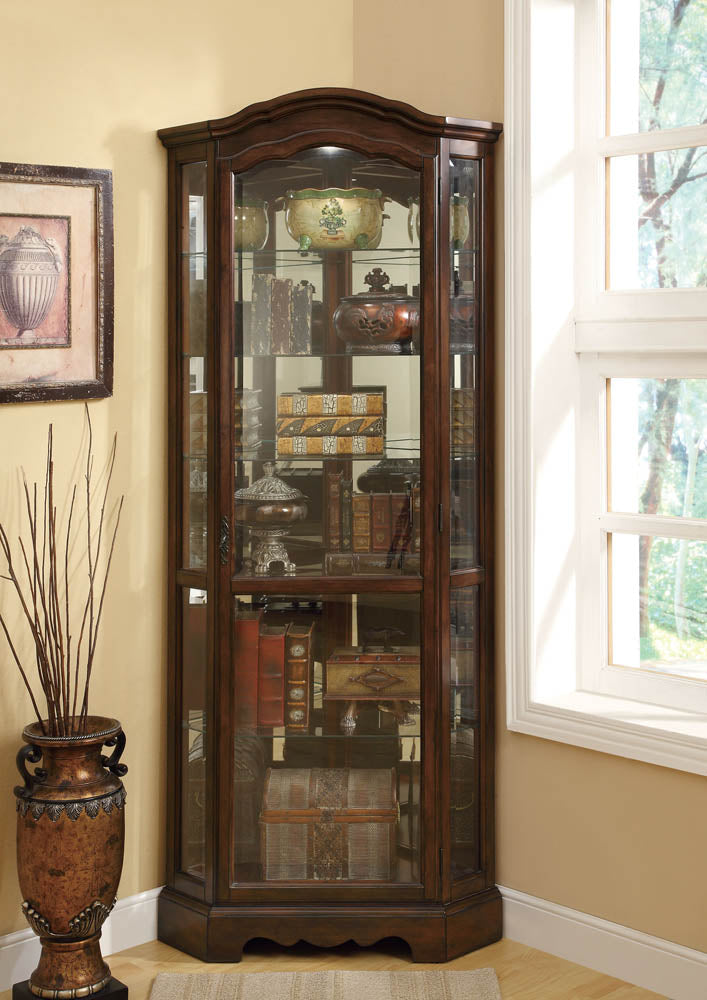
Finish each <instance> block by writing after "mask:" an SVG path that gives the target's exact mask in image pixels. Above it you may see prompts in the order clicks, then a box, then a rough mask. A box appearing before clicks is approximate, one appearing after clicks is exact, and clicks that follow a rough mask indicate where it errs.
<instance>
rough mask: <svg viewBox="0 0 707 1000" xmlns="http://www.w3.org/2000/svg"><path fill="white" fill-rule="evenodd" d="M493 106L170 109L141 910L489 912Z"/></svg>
mask: <svg viewBox="0 0 707 1000" xmlns="http://www.w3.org/2000/svg"><path fill="white" fill-rule="evenodd" d="M499 133H500V126H498V125H494V124H491V123H487V122H476V121H467V120H462V119H457V118H440V117H435V116H432V115H427V114H423V113H421V112H419V111H417V110H415V109H414V108H412V107H410V106H408V105H405V104H400V103H397V102H393V101H387V100H384V99H382V98H379V97H375V96H373V95H371V94H366V93H361V92H359V91H354V90H311V91H304V92H301V93H297V94H291V95H288V96H286V97H282V98H278V99H275V100H272V101H268V102H265V103H262V104H256V105H253V106H251V107H249V108H246V109H245V110H244V111H240V112H238V113H237V114H235V115H233V116H232V117H230V118H225V119H222V120H219V121H207V122H201V123H199V124H194V125H187V126H184V127H177V128H167V129H164V130H163V131H161V132H160V138H161V139H162V142H163V143H164V145H165V146H166V147H167V149H168V153H169V200H170V209H169V219H170V225H169V284H170V303H171V305H170V355H169V373H170V378H169V385H170V392H169V456H170V458H169V489H170V502H169V609H170V610H169V663H170V669H169V743H168V747H169V795H168V803H169V810H168V812H169V823H168V859H169V868H168V887H167V888H166V889H165V890H164V891H163V893H162V895H161V897H160V905H159V936H160V938H161V939H162V940H164V941H166V942H168V943H169V944H172V945H175V946H176V947H178V948H182V949H184V950H185V951H188V952H190V953H192V954H193V955H196V956H199V957H200V958H203V959H207V960H214V961H220V962H223V961H237V960H238V959H239V958H240V956H241V952H242V949H243V946H244V945H245V944H246V943H247V942H248V940H250V939H252V938H258V937H261V938H269V939H272V940H275V941H278V942H280V943H283V944H291V943H294V942H295V941H297V940H299V939H304V940H306V941H310V942H312V943H314V944H318V945H325V946H326V945H334V944H337V943H340V942H343V941H347V940H349V939H353V940H354V941H356V942H359V943H360V944H371V943H373V942H375V941H378V940H380V939H382V938H387V937H397V938H401V939H403V940H404V941H406V942H407V943H408V944H409V946H410V949H411V952H412V956H413V958H414V959H415V960H416V961H424V962H439V961H445V960H447V959H449V958H452V957H454V956H456V955H459V954H462V953H463V952H466V951H470V950H471V949H473V948H477V947H479V946H480V945H483V944H487V943H490V942H491V941H494V940H496V939H497V938H499V937H500V934H501V901H500V897H499V893H498V890H497V889H496V887H495V885H494V822H493V815H494V807H493V771H494V758H493V659H492V652H493V646H492V627H493V561H494V560H493V508H492V484H493V426H492V411H493V357H492V354H493V349H492V315H493V298H492V296H493V286H492V279H491V267H492V255H493V254H492V245H493V222H492V207H493V193H492V183H493V160H492V152H493V148H494V143H495V142H496V140H497V138H498V136H499Z"/></svg>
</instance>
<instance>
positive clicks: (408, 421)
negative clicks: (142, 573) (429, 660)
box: [229, 146, 424, 886]
mask: <svg viewBox="0 0 707 1000" xmlns="http://www.w3.org/2000/svg"><path fill="white" fill-rule="evenodd" d="M229 180H230V184H231V197H232V204H233V215H234V222H233V227H232V254H233V291H234V309H233V335H234V357H233V382H232V385H233V418H232V419H233V423H232V449H233V455H232V458H233V483H234V490H233V493H234V502H233V511H232V513H233V524H234V561H233V567H232V569H233V579H232V592H233V609H232V624H233V636H232V639H233V674H232V675H233V717H234V719H235V731H234V746H233V752H234V767H233V774H234V791H233V801H234V815H233V817H232V830H233V837H232V842H233V843H232V859H231V874H232V882H234V883H235V882H238V883H243V882H258V883H265V884H267V885H270V884H273V885H275V884H276V883H280V884H282V883H284V882H286V883H293V884H295V885H296V884H299V883H309V884H310V885H314V884H325V883H329V884H334V885H338V884H341V883H346V882H349V883H351V882H354V881H355V882H357V883H359V882H360V883H366V884H370V885H371V886H376V885H380V884H382V883H386V882H387V883H412V884H416V883H419V882H420V879H421V872H420V858H421V844H420V840H421V822H420V788H421V760H422V729H421V694H420V692H421V673H422V671H423V670H424V664H423V663H421V632H422V615H421V608H422V599H421V594H422V580H421V546H422V522H421V515H422V504H421V492H420V491H421V481H422V469H421V449H420V436H421V371H422V367H421V359H422V329H421V320H420V317H421V308H420V275H421V268H420V239H419V210H420V190H421V189H420V174H419V172H417V171H415V170H412V169H410V168H408V167H405V166H403V165H401V164H399V163H397V162H394V161H392V160H386V159H372V158H367V157H365V156H363V155H361V154H359V153H355V152H352V151H351V150H347V149H343V148H338V147H333V146H326V147H317V148H311V149H307V150H305V151H303V152H300V153H298V154H296V155H293V156H291V157H289V158H287V159H281V160H277V161H270V162H265V163H262V164H260V165H258V166H256V167H254V168H252V169H250V170H248V171H246V172H240V173H231V174H230V175H229ZM382 581H385V583H382ZM415 581H417V582H415Z"/></svg>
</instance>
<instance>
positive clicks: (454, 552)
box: [449, 157, 481, 879]
mask: <svg viewBox="0 0 707 1000" xmlns="http://www.w3.org/2000/svg"><path fill="white" fill-rule="evenodd" d="M479 171H480V161H479V160H474V159H466V158H463V157H452V159H451V160H450V161H449V190H450V205H449V242H450V247H449V255H450V287H449V355H450V356H449V385H450V423H449V426H450V441H449V455H450V459H449V461H450V476H449V481H450V494H451V495H450V570H451V573H452V577H451V590H450V671H451V676H450V688H449V689H450V727H451V735H450V755H451V758H450V810H451V814H450V828H451V838H450V870H451V877H452V879H458V878H462V877H465V876H467V875H469V874H471V873H472V872H475V871H477V870H478V869H479V867H480V808H479V803H480V788H481V786H480V768H479V760H480V735H481V732H480V716H479V648H480V647H479V587H478V586H466V585H465V584H466V583H468V576H467V575H466V573H468V571H472V570H474V569H475V568H476V567H478V565H479V555H480V553H479V540H480V531H479V387H480V371H481V369H480V348H481V343H480V332H479V331H480V308H479V307H480V282H479V248H480V241H479V195H480V187H479V177H480V174H479ZM465 571H466V573H465Z"/></svg>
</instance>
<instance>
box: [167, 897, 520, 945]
mask: <svg viewBox="0 0 707 1000" xmlns="http://www.w3.org/2000/svg"><path fill="white" fill-rule="evenodd" d="M501 933H502V915H501V896H500V893H499V891H498V889H497V888H496V887H495V886H494V887H493V888H491V889H485V890H484V891H483V892H479V893H477V894H475V895H473V896H469V897H467V898H466V899H463V900H460V901H458V902H455V903H448V904H447V905H441V904H436V903H428V904H419V905H409V906H382V905H375V904H370V905H361V904H353V905H346V906H340V907H337V906H332V905H326V904H325V905H321V906H314V905H309V906H303V905H299V906H229V905H214V906H209V905H208V904H204V903H200V902H198V901H196V900H193V899H189V897H187V896H184V895H182V894H181V893H178V892H176V891H175V890H173V889H164V890H163V891H162V893H161V895H160V898H159V905H158V930H157V936H158V938H159V940H160V941H164V942H165V943H166V944H169V945H171V946H172V947H173V948H179V949H180V950H181V951H186V952H187V953H188V954H190V955H194V957H195V958H200V959H201V960H202V961H204V962H239V961H240V960H241V956H242V954H243V948H244V947H245V945H246V944H247V943H248V941H251V940H252V939H253V938H267V939H268V940H270V941H275V942H277V943H278V944H281V945H285V946H290V945H293V944H296V943H297V942H298V941H307V942H308V943H309V944H314V945H318V946H319V947H321V948H332V947H334V946H335V945H339V944H343V943H344V942H346V941H354V942H355V943H356V944H359V945H363V946H365V945H372V944H375V943H376V942H377V941H381V940H382V939H383V938H390V937H395V938H401V939H402V940H403V941H405V942H406V943H407V944H408V945H409V947H410V950H411V952H412V960H413V962H448V961H449V960H450V959H452V958H457V957H458V956H459V955H465V954H466V953H467V952H469V951H475V950H476V949H477V948H482V947H483V946H484V945H487V944H492V943H493V942H494V941H498V940H499V938H500V937H501Z"/></svg>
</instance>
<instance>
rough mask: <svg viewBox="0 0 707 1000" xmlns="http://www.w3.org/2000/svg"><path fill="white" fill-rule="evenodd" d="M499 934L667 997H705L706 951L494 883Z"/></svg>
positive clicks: (675, 999)
mask: <svg viewBox="0 0 707 1000" xmlns="http://www.w3.org/2000/svg"><path fill="white" fill-rule="evenodd" d="M499 889H500V892H501V896H502V897H503V936H504V937H506V938H510V939H511V940H512V941H518V942H519V943H520V944H525V945H528V946H529V947H531V948H537V949H538V950H539V951H546V952H548V953H549V954H550V955H557V957H558V958H565V959H567V960H568V961H570V962H576V964H577V965H585V966H587V967H588V968H590V969H595V970H596V971H597V972H603V973H604V975H607V976H615V977H616V979H623V980H625V981H626V982H627V983H632V984H633V985H634V986H641V987H642V988H643V989H646V990H653V992H654V993H660V994H662V995H663V996H666V997H669V998H670V1000H705V998H706V997H707V953H705V952H702V951H695V950H694V949H692V948H685V947H683V946H682V945H679V944H675V943H674V942H672V941H665V940H664V939H663V938H657V937H652V936H651V935H650V934H643V933H642V932H641V931H635V930H632V929H631V928H630V927H624V926H623V925H621V924H612V923H611V922H610V921H608V920H601V919H600V918H599V917H593V916H591V915H590V914H588V913H582V912H581V911H580V910H571V909H569V907H567V906H559V905H558V904H557V903H551V902H549V901H548V900H546V899H539V898H538V897H537V896H528V895H526V893H524V892H518V891H517V890H516V889H508V888H506V887H505V886H499Z"/></svg>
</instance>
